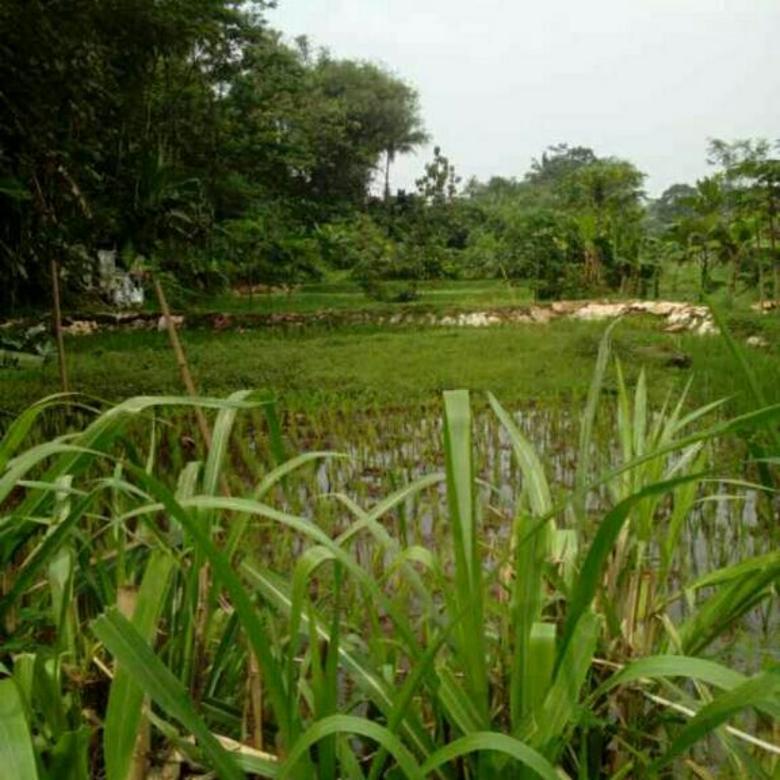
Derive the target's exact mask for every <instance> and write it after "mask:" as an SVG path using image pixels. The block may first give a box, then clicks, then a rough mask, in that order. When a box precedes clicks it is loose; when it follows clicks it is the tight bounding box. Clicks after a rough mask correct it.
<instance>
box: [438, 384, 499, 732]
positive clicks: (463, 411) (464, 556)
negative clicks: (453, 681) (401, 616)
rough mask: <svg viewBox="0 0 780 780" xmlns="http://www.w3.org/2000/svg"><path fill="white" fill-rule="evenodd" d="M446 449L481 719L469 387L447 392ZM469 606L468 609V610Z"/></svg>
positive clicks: (471, 680) (464, 627)
mask: <svg viewBox="0 0 780 780" xmlns="http://www.w3.org/2000/svg"><path fill="white" fill-rule="evenodd" d="M444 454H445V460H446V464H447V499H448V505H449V517H450V523H451V528H452V534H451V538H452V547H453V552H454V554H455V594H456V604H457V612H458V613H459V614H463V615H464V618H463V620H462V622H461V624H460V626H459V629H458V630H457V631H456V634H455V635H456V637H457V645H458V650H459V653H460V654H461V659H460V660H461V663H462V666H463V671H464V673H465V676H466V680H467V681H468V688H469V694H470V696H471V698H472V702H473V705H474V707H475V708H476V710H477V712H479V717H480V721H481V722H482V723H484V724H485V725H487V724H488V722H489V716H488V673H487V660H486V655H485V640H484V625H483V614H484V605H483V603H482V600H483V590H482V565H481V561H480V556H479V554H478V547H477V537H478V532H479V531H478V528H477V522H476V513H475V509H474V466H473V462H472V457H473V453H472V447H471V405H470V401H469V394H468V392H467V391H465V390H450V391H447V392H445V393H444ZM467 610H468V611H467Z"/></svg>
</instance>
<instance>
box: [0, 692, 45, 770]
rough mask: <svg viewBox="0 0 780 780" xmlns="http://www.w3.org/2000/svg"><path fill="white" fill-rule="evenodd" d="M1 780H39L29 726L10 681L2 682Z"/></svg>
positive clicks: (20, 701) (0, 697) (0, 724)
mask: <svg viewBox="0 0 780 780" xmlns="http://www.w3.org/2000/svg"><path fill="white" fill-rule="evenodd" d="M0 780H38V769H37V768H36V765H35V752H34V750H33V742H32V736H31V734H30V727H29V725H28V723H27V718H26V716H25V713H24V706H23V705H22V698H21V696H19V691H18V690H17V688H16V683H15V682H14V681H13V680H11V679H5V680H0Z"/></svg>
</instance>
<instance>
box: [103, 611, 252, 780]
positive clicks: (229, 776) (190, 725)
mask: <svg viewBox="0 0 780 780" xmlns="http://www.w3.org/2000/svg"><path fill="white" fill-rule="evenodd" d="M92 630H93V631H94V632H95V635H96V636H97V637H98V639H100V641H101V642H103V644H104V645H105V646H106V647H107V648H108V650H109V652H110V653H111V654H112V655H113V656H114V658H116V660H117V662H118V663H120V664H122V666H124V667H125V668H126V669H127V670H128V672H129V673H130V675H131V676H132V678H133V681H134V682H135V683H136V684H137V685H139V686H140V687H141V688H142V689H143V691H144V692H145V693H146V694H147V695H148V696H149V697H150V698H151V699H152V700H153V701H155V702H156V703H157V704H158V705H159V706H160V707H161V708H162V709H163V710H165V712H167V713H168V714H169V715H171V717H173V718H175V719H176V720H177V721H179V723H181V724H182V725H183V726H184V727H185V728H186V729H188V730H189V731H190V732H191V733H192V734H193V735H194V736H195V737H196V738H197V740H198V742H199V744H200V746H201V748H202V750H203V751H204V753H205V754H206V755H207V756H208V757H209V759H210V760H211V762H212V763H213V766H214V768H215V769H216V771H217V774H218V775H219V777H220V778H223V779H224V780H242V778H243V773H242V772H241V771H240V769H239V768H238V767H237V765H236V762H235V760H234V759H233V757H232V756H231V755H230V753H228V752H227V751H226V750H225V749H224V748H223V747H222V746H221V745H220V744H219V742H218V741H217V740H216V739H215V738H214V736H213V735H212V734H211V732H210V731H209V730H208V728H207V727H206V724H205V723H204V722H203V720H202V719H201V718H200V716H199V715H198V714H197V712H196V711H195V709H194V708H193V706H192V701H191V700H190V697H189V694H188V693H187V691H186V689H185V688H184V686H183V685H182V684H181V683H180V682H179V680H177V679H176V677H174V675H173V674H172V673H171V672H170V670H169V669H168V668H167V667H166V666H165V665H164V664H163V663H162V661H160V659H159V658H158V657H157V656H156V655H155V654H154V652H153V651H152V649H151V648H150V647H149V645H148V644H147V643H146V641H145V639H144V637H143V636H141V634H140V633H139V632H138V629H136V628H135V626H133V624H132V623H131V622H130V621H129V620H127V619H126V618H124V617H122V615H121V614H120V613H119V611H118V610H117V609H116V608H114V607H112V608H111V609H109V610H108V611H107V612H105V613H104V614H103V615H101V616H100V617H98V618H96V619H95V620H94V621H93V622H92Z"/></svg>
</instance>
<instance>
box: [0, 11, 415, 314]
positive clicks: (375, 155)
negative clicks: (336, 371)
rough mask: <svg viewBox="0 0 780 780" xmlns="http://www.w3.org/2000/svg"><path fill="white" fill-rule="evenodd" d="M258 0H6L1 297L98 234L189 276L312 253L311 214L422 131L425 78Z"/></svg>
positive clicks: (184, 278)
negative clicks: (331, 47) (309, 34)
mask: <svg viewBox="0 0 780 780" xmlns="http://www.w3.org/2000/svg"><path fill="white" fill-rule="evenodd" d="M262 11H263V4H262V3H236V2H232V1H231V0H68V1H67V2H56V1H55V2H51V1H46V0H5V2H3V3H2V5H0V41H1V42H2V43H0V84H2V87H0V104H1V105H2V114H1V115H0V117H1V118H0V197H2V219H1V220H0V242H1V243H0V252H2V290H3V292H2V298H3V303H4V304H5V305H6V306H7V305H9V304H13V303H15V302H16V303H18V302H23V301H24V300H25V299H28V300H29V299H33V300H35V299H36V298H37V297H38V296H40V294H41V292H42V291H43V290H44V289H45V288H47V287H48V284H49V279H48V278H47V274H48V268H49V260H50V258H52V257H56V259H57V260H58V262H59V263H60V264H61V266H62V267H63V268H64V269H65V270H66V271H67V272H68V275H69V277H70V281H71V283H72V284H74V283H76V282H77V281H78V280H79V279H80V278H81V271H82V270H83V268H84V266H86V265H88V264H89V263H90V262H91V258H92V257H94V250H95V249H97V248H118V249H120V250H121V251H122V253H123V256H124V257H125V260H126V262H131V261H132V260H134V258H135V257H136V256H137V255H142V256H143V257H144V258H146V260H147V261H148V262H152V261H153V262H154V263H155V264H156V265H157V266H158V267H159V266H161V267H162V268H163V269H165V270H168V271H172V272H175V275H176V276H177V277H178V278H179V280H180V281H181V282H182V283H184V284H189V285H214V284H218V283H219V282H220V281H222V280H224V279H225V278H228V277H233V276H240V275H241V274H243V273H246V272H247V270H248V269H247V268H246V267H245V266H247V265H252V266H255V265H258V266H259V267H258V268H256V269H254V270H255V271H256V272H257V273H259V274H261V275H265V276H268V275H271V276H277V277H293V276H295V275H296V274H298V273H301V272H312V271H314V270H315V268H316V265H317V260H318V254H317V251H316V249H317V244H316V242H315V241H313V239H312V234H313V229H314V228H315V226H316V225H318V224H321V223H323V222H327V221H328V220H330V219H333V218H335V217H337V216H338V215H339V214H342V213H345V212H346V213H352V212H353V211H355V210H359V209H360V208H362V207H363V205H364V201H365V198H366V193H367V191H368V186H369V183H370V181H371V179H372V177H373V175H374V173H375V171H376V169H377V167H378V166H379V165H380V161H381V162H382V163H383V168H384V170H385V171H387V169H388V168H389V165H390V163H391V162H392V160H393V158H394V157H395V155H396V154H398V153H402V152H404V151H406V150H408V149H409V148H410V147H412V146H413V145H415V144H417V143H419V142H420V141H422V140H424V138H425V135H424V133H423V131H422V126H421V122H420V119H419V113H418V109H417V97H416V94H415V92H414V90H413V89H411V88H410V87H409V86H407V85H406V84H404V83H403V82H402V81H400V80H399V79H397V78H396V77H395V76H393V75H391V74H389V73H388V72H386V71H384V70H382V69H381V68H379V67H376V66H374V65H372V64H368V63H361V62H352V61H342V60H337V59H333V58H331V57H330V56H329V55H328V54H327V53H325V52H320V53H317V54H313V53H312V52H310V51H309V48H308V46H307V44H306V41H305V40H301V41H300V42H299V44H298V46H297V47H289V46H287V45H285V44H284V43H282V42H281V40H280V37H279V35H278V34H277V33H275V32H274V31H273V30H270V29H269V28H268V27H267V26H266V25H265V24H264V22H263V19H262V16H261V14H262Z"/></svg>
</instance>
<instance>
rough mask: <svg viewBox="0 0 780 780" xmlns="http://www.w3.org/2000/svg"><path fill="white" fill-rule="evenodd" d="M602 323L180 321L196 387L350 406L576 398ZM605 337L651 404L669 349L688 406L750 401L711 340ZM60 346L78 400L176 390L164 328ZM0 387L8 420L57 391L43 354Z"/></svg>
mask: <svg viewBox="0 0 780 780" xmlns="http://www.w3.org/2000/svg"><path fill="white" fill-rule="evenodd" d="M745 317H747V315H745ZM745 317H741V318H740V319H739V320H738V321H737V322H736V327H734V331H735V337H738V338H739V339H740V340H744V338H745V337H746V336H747V335H751V334H753V333H762V334H763V335H764V337H765V338H766V340H767V342H768V343H769V346H768V347H767V348H764V349H759V350H755V349H753V350H751V364H752V365H753V367H754V371H755V373H756V375H757V377H758V380H759V382H760V383H761V385H762V387H763V388H764V389H765V392H766V393H767V398H768V400H769V401H770V402H771V401H780V359H779V358H780V353H778V349H780V346H779V345H780V338H778V337H779V336H780V330H778V327H777V318H776V317H773V316H771V315H767V316H764V317H759V316H758V315H756V316H755V317H752V318H748V319H746V318H745ZM730 321H731V318H730ZM762 329H763V330H762ZM603 330H604V325H603V324H602V323H595V322H575V321H565V320H561V321H558V322H553V323H550V324H548V325H544V326H539V325H514V326H506V327H491V328H485V329H473V328H430V327H429V328H408V327H407V328H390V327H382V328H380V327H373V326H366V327H339V328H335V329H330V328H309V329H304V330H297V329H287V330H284V329H258V330H248V331H246V332H243V333H239V332H234V331H224V332H213V331H211V330H188V331H187V332H186V336H185V338H186V342H187V353H188V357H189V360H190V363H191V367H192V370H193V373H194V374H195V376H196V380H197V382H198V385H199V387H200V388H201V391H202V392H204V393H206V394H208V395H213V396H222V395H226V394H227V393H229V392H231V391H232V390H233V389H235V388H236V387H269V388H274V390H275V391H276V392H277V394H278V396H279V398H280V400H281V401H282V402H283V404H284V406H285V408H288V409H296V410H301V411H305V412H311V413H315V412H328V410H330V409H333V408H340V409H342V410H344V411H345V412H346V413H351V412H353V411H359V410H361V409H365V408H369V409H370V408H386V407H394V408H397V407H407V408H410V407H414V406H419V405H421V404H425V405H429V406H430V405H432V404H434V403H436V402H437V399H438V398H439V397H440V394H441V392H442V391H444V390H448V389H455V388H459V387H463V388H467V389H469V390H471V391H472V392H475V393H479V395H478V396H477V399H478V400H481V399H482V398H484V392H486V391H488V390H490V391H492V392H494V393H495V394H496V395H497V396H498V397H500V398H502V399H503V400H504V401H505V402H506V403H507V404H510V405H513V406H515V405H518V404H520V403H522V404H525V405H528V404H529V403H544V404H547V405H553V406H555V405H556V404H561V403H569V404H573V405H578V404H579V403H580V401H581V400H584V398H585V396H586V395H587V392H588V387H589V381H590V380H589V377H590V374H591V368H592V365H593V361H594V360H595V359H596V355H597V353H598V345H599V340H600V338H601V333H602V332H603ZM615 343H616V347H617V349H618V351H619V353H620V355H621V356H622V358H623V363H624V369H625V372H626V374H627V378H628V380H629V381H631V382H633V381H636V378H637V375H638V372H639V369H640V368H641V367H645V370H646V372H647V377H648V388H649V393H650V396H651V399H652V400H653V401H655V402H657V403H660V402H661V401H662V400H663V397H664V395H665V393H666V392H667V391H668V390H669V389H670V388H673V387H681V386H682V384H684V381H685V378H686V376H687V369H680V368H679V367H676V366H675V365H673V363H674V361H675V359H676V358H678V357H679V356H680V355H683V356H688V358H689V359H690V362H691V366H690V370H691V371H692V372H693V373H694V374H695V376H696V383H695V385H694V387H693V389H692V395H693V397H694V399H695V400H696V401H697V402H698V403H705V402H707V401H710V400H715V399H717V398H721V397H723V396H729V397H733V398H734V405H733V407H732V412H734V413H738V412H739V411H744V410H745V409H746V408H748V405H749V403H751V401H750V393H749V389H748V388H747V387H746V385H745V381H744V378H743V376H742V375H741V374H740V373H739V372H738V371H735V370H734V363H733V357H732V356H731V353H730V352H729V350H728V349H727V347H726V345H725V344H724V343H723V342H722V341H721V340H720V339H717V338H714V337H699V336H694V335H674V334H667V333H664V332H662V331H661V330H660V328H659V327H658V324H657V323H656V322H654V321H651V320H643V319H634V318H631V319H628V320H626V321H625V322H623V323H622V324H621V327H620V329H619V330H618V332H617V333H616V334H615ZM66 347H67V352H68V369H69V375H70V377H71V383H72V385H73V387H74V388H75V389H76V390H78V391H80V392H81V393H84V394H86V395H88V396H92V397H94V398H98V399H104V400H107V401H109V402H111V403H116V402H118V401H121V400H123V399H124V398H127V397H128V396H131V395H145V394H156V393H169V394H170V393H176V392H178V387H179V377H178V373H177V370H176V366H175V364H174V362H173V361H172V360H171V358H170V353H169V347H168V344H167V341H166V336H165V334H164V333H157V332H152V333H150V332H140V331H132V332H107V333H100V334H97V335H94V336H82V337H72V338H69V339H67V341H66ZM609 382H610V389H611V390H612V391H614V390H615V386H614V382H613V381H612V380H611V379H610V380H609ZM0 383H1V387H2V394H1V395H0V410H2V411H3V412H4V413H5V414H4V415H3V417H4V418H5V420H6V421H7V420H8V419H10V418H11V416H12V415H14V414H16V413H18V412H20V411H21V410H22V409H24V408H25V407H26V406H27V405H29V403H30V400H31V399H34V398H39V397H43V396H45V395H49V394H51V393H52V392H55V391H56V390H57V388H58V377H57V368H56V365H55V364H54V363H51V364H49V365H46V366H43V367H36V368H34V369H13V370H0ZM2 425H3V420H2V419H0V426H2Z"/></svg>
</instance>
